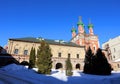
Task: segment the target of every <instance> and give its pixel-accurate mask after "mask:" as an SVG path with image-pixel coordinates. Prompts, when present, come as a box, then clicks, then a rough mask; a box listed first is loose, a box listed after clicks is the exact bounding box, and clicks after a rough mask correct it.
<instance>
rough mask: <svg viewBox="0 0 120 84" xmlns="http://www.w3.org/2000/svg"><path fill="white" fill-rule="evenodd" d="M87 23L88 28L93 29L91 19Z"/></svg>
mask: <svg viewBox="0 0 120 84" xmlns="http://www.w3.org/2000/svg"><path fill="white" fill-rule="evenodd" d="M88 22H89V24H88V28H93V24H92V23H91V19H90V18H89V20H88Z"/></svg>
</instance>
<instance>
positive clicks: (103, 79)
mask: <svg viewBox="0 0 120 84" xmlns="http://www.w3.org/2000/svg"><path fill="white" fill-rule="evenodd" d="M0 84H120V73H118V72H117V73H115V72H113V73H112V74H111V75H110V76H98V75H90V74H84V73H82V72H80V71H78V70H74V71H73V76H70V77H68V76H66V75H65V71H64V70H53V71H52V72H51V75H43V74H37V73H36V72H35V71H33V70H30V69H27V68H25V67H24V66H21V65H16V64H10V65H8V66H5V67H3V68H1V69H0Z"/></svg>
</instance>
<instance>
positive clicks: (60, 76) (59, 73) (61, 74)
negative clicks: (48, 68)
mask: <svg viewBox="0 0 120 84" xmlns="http://www.w3.org/2000/svg"><path fill="white" fill-rule="evenodd" d="M51 76H52V77H55V78H57V79H59V80H62V81H67V76H66V75H65V71H62V70H58V71H57V72H56V73H53V74H51Z"/></svg>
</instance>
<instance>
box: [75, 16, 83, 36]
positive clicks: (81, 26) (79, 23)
mask: <svg viewBox="0 0 120 84" xmlns="http://www.w3.org/2000/svg"><path fill="white" fill-rule="evenodd" d="M77 26H78V33H79V34H83V33H84V24H83V22H82V17H81V16H79V21H78V23H77Z"/></svg>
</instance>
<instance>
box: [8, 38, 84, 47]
mask: <svg viewBox="0 0 120 84" xmlns="http://www.w3.org/2000/svg"><path fill="white" fill-rule="evenodd" d="M9 40H13V41H22V42H31V43H40V41H41V40H44V41H45V42H47V43H48V44H53V45H64V46H73V47H82V46H79V45H77V44H75V43H72V42H65V41H63V40H51V39H44V38H41V37H38V38H34V37H25V38H10V39H9Z"/></svg>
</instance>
